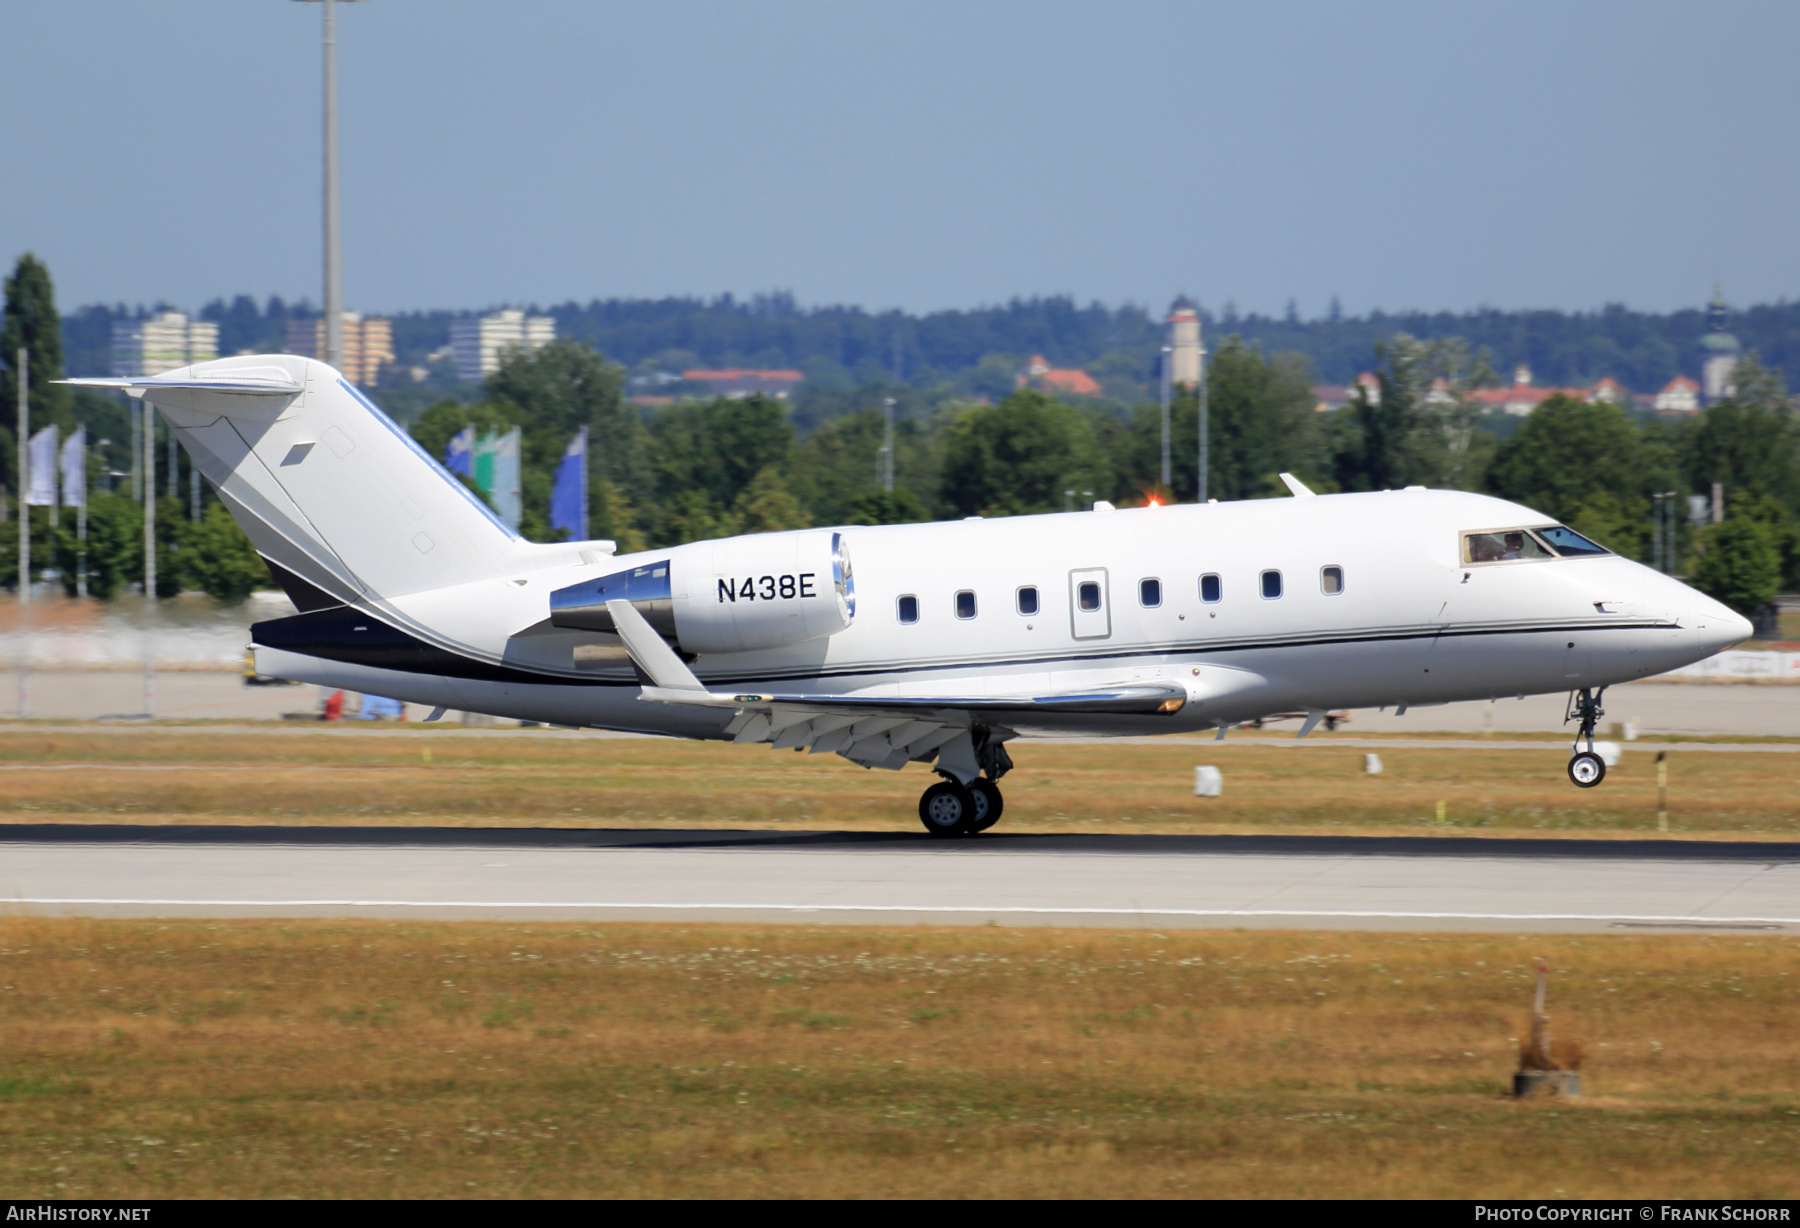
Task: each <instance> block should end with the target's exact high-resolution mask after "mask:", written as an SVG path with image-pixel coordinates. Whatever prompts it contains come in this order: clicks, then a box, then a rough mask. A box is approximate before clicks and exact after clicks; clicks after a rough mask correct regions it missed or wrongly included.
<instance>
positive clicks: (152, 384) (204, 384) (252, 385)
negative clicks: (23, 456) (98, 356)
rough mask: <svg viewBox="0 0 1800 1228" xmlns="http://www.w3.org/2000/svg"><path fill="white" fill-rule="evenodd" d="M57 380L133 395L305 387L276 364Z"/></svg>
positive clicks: (280, 393)
mask: <svg viewBox="0 0 1800 1228" xmlns="http://www.w3.org/2000/svg"><path fill="white" fill-rule="evenodd" d="M55 382H56V383H58V384H74V385H76V386H77V387H81V388H118V389H122V390H124V391H125V392H128V393H131V394H133V395H135V396H144V395H145V394H147V393H149V392H152V391H154V390H156V389H161V388H167V389H170V390H175V389H186V390H189V391H193V392H223V393H229V394H231V395H233V396H241V397H291V396H294V395H296V394H297V393H301V392H304V391H306V388H305V386H304V385H303V384H301V383H300V382H299V381H298V380H296V379H294V377H293V376H291V375H289V374H288V373H287V372H285V371H282V370H281V369H279V368H270V369H269V370H268V371H267V373H266V374H265V373H264V372H260V371H233V372H231V373H230V374H229V375H224V374H222V375H220V376H218V377H217V378H213V379H207V378H204V377H201V378H194V377H191V376H190V377H186V378H182V379H165V378H163V377H161V376H156V375H146V376H141V377H139V378H136V379H100V378H84V379H59V380H56V381H55Z"/></svg>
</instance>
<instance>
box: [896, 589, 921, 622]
mask: <svg viewBox="0 0 1800 1228" xmlns="http://www.w3.org/2000/svg"><path fill="white" fill-rule="evenodd" d="M894 613H895V614H896V615H898V616H899V618H900V621H901V622H903V623H916V622H918V621H919V599H918V598H917V597H915V596H913V595H912V594H911V593H908V594H906V596H904V597H902V598H900V600H899V601H897V602H895V603H894Z"/></svg>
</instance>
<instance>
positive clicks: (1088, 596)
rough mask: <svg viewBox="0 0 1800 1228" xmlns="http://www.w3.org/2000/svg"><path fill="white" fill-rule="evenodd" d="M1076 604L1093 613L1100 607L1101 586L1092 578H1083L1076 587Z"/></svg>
mask: <svg viewBox="0 0 1800 1228" xmlns="http://www.w3.org/2000/svg"><path fill="white" fill-rule="evenodd" d="M1075 604H1076V605H1078V606H1080V607H1081V608H1082V609H1083V610H1085V611H1087V612H1088V613H1090V614H1092V613H1093V612H1094V611H1095V610H1098V609H1099V608H1100V586H1099V585H1098V584H1096V583H1095V582H1094V581H1092V580H1083V581H1082V582H1081V583H1080V584H1079V585H1077V586H1076V588H1075Z"/></svg>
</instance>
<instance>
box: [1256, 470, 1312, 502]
mask: <svg viewBox="0 0 1800 1228" xmlns="http://www.w3.org/2000/svg"><path fill="white" fill-rule="evenodd" d="M1264 472H1267V470H1265V471H1264ZM1281 480H1282V482H1283V483H1284V484H1285V485H1286V486H1287V488H1288V489H1289V490H1291V491H1293V492H1294V498H1296V499H1311V498H1313V497H1314V492H1313V491H1310V490H1308V489H1307V488H1306V483H1305V482H1302V481H1301V480H1300V479H1299V478H1297V477H1295V476H1294V475H1293V474H1291V473H1284V474H1282V475H1281Z"/></svg>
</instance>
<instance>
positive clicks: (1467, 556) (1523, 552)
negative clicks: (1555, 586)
mask: <svg viewBox="0 0 1800 1228" xmlns="http://www.w3.org/2000/svg"><path fill="white" fill-rule="evenodd" d="M1462 543H1463V549H1462V555H1463V563H1464V564H1474V563H1523V562H1533V561H1539V560H1548V559H1555V558H1565V559H1567V558H1591V557H1593V556H1595V555H1602V554H1608V553H1611V552H1610V551H1608V550H1606V549H1604V548H1603V547H1601V546H1597V545H1595V544H1594V543H1593V542H1591V541H1589V540H1588V539H1587V538H1585V537H1583V536H1582V535H1581V534H1579V533H1577V532H1576V531H1575V530H1574V529H1570V528H1565V527H1564V526H1562V525H1560V524H1557V525H1549V526H1542V525H1540V526H1538V527H1536V528H1530V529H1526V528H1517V529H1486V530H1483V531H1481V532H1477V533H1464V534H1463V535H1462Z"/></svg>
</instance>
